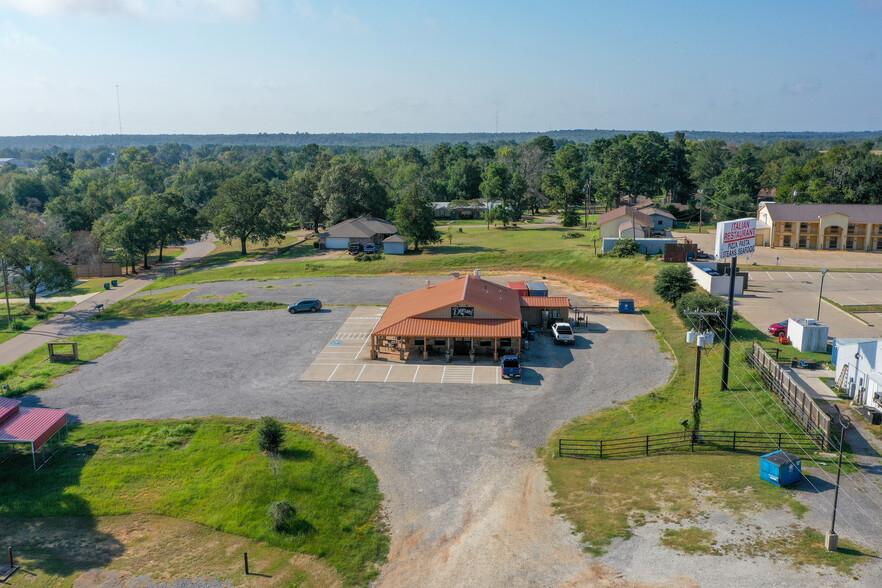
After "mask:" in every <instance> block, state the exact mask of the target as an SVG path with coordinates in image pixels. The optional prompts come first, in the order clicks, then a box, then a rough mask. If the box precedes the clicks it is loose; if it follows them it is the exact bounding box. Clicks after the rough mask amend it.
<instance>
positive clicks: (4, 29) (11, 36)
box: [0, 23, 55, 53]
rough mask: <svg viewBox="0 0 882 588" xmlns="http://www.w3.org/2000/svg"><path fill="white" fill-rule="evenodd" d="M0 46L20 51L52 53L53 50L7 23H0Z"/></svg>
mask: <svg viewBox="0 0 882 588" xmlns="http://www.w3.org/2000/svg"><path fill="white" fill-rule="evenodd" d="M0 47H3V48H4V49H6V50H8V51H16V52H20V53H54V52H55V50H54V49H52V47H50V46H49V45H47V44H46V43H44V42H43V41H41V40H40V39H38V38H36V37H32V36H31V35H28V34H27V33H23V32H22V31H20V30H18V29H17V28H15V27H14V26H12V25H11V24H9V23H3V24H2V25H0Z"/></svg>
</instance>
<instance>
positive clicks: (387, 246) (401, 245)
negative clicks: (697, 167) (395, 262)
mask: <svg viewBox="0 0 882 588" xmlns="http://www.w3.org/2000/svg"><path fill="white" fill-rule="evenodd" d="M405 251H407V239H405V238H404V237H402V236H401V235H390V236H389V237H386V238H385V239H383V253H385V254H387V255H404V252H405Z"/></svg>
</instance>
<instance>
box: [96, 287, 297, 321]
mask: <svg viewBox="0 0 882 588" xmlns="http://www.w3.org/2000/svg"><path fill="white" fill-rule="evenodd" d="M193 290H194V288H184V289H180V290H170V291H168V292H160V293H159V294H150V295H148V296H141V297H139V298H127V299H125V300H121V301H120V302H117V303H116V304H114V305H113V306H111V307H109V308H107V309H105V310H103V311H102V312H100V313H98V314H96V315H95V316H93V317H92V318H91V319H90V320H95V321H126V320H139V319H146V318H159V317H166V316H188V315H194V314H207V313H212V312H231V311H245V310H274V309H279V308H287V305H285V304H281V303H279V302H267V301H256V302H246V301H244V300H243V298H246V297H247V294H243V293H241V292H239V293H237V294H232V295H230V296H229V297H227V299H226V300H225V301H222V302H205V303H203V302H176V301H177V300H178V299H180V298H182V297H184V296H186V295H187V294H189V293H190V292H192V291H193Z"/></svg>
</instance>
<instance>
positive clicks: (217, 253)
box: [187, 235, 301, 271]
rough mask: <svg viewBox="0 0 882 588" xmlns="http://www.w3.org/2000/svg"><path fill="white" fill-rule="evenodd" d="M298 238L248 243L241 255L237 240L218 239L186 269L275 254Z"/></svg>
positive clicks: (288, 237) (291, 236)
mask: <svg viewBox="0 0 882 588" xmlns="http://www.w3.org/2000/svg"><path fill="white" fill-rule="evenodd" d="M300 239H301V237H298V236H297V235H285V236H284V237H283V238H282V239H273V240H270V242H269V243H268V244H267V245H263V244H258V243H248V253H247V254H246V255H242V248H241V245H240V243H239V241H237V240H236V241H230V242H229V243H224V242H223V241H218V242H217V243H215V246H214V249H213V250H212V251H211V253H209V254H208V255H206V256H205V257H203V258H202V259H200V260H198V261H196V262H195V263H193V264H191V265H190V266H188V268H187V271H194V270H199V269H204V268H206V267H214V266H218V265H226V264H229V263H235V262H237V261H245V260H248V259H254V258H257V257H263V256H267V255H269V256H272V255H274V254H276V253H277V252H278V251H279V249H281V248H284V247H287V246H290V245H293V244H294V243H296V242H297V241H299V240H300Z"/></svg>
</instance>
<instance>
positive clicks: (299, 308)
mask: <svg viewBox="0 0 882 588" xmlns="http://www.w3.org/2000/svg"><path fill="white" fill-rule="evenodd" d="M321 309H322V301H321V300H319V299H318V298H306V299H305V300H301V301H300V302H298V303H297V304H292V305H291V306H289V307H288V312H290V313H291V314H295V313H298V312H318V311H320V310H321Z"/></svg>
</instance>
